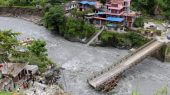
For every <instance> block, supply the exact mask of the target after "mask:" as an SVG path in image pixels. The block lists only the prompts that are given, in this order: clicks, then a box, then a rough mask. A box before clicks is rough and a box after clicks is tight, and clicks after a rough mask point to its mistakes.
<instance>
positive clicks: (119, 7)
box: [94, 0, 137, 28]
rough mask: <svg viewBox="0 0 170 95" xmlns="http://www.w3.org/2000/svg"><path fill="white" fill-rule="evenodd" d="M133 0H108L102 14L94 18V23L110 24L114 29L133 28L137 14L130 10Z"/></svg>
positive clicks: (99, 13)
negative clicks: (121, 27)
mask: <svg viewBox="0 0 170 95" xmlns="http://www.w3.org/2000/svg"><path fill="white" fill-rule="evenodd" d="M130 5H131V0H107V3H106V4H105V6H104V8H103V9H102V11H101V12H98V13H97V16H95V17H94V23H95V24H99V25H106V24H109V25H110V26H113V27H120V26H127V27H129V28H131V27H132V26H133V22H134V20H135V18H136V17H137V13H136V12H133V11H131V10H130Z"/></svg>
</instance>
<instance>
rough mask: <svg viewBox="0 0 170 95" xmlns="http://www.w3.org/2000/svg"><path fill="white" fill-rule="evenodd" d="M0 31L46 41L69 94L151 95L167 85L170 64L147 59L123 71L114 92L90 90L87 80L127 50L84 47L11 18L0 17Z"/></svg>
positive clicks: (125, 53)
mask: <svg viewBox="0 0 170 95" xmlns="http://www.w3.org/2000/svg"><path fill="white" fill-rule="evenodd" d="M0 29H1V30H4V29H5V30H6V29H7V30H8V29H12V30H13V31H14V32H21V33H22V34H21V36H20V37H19V38H21V39H23V38H25V37H27V38H28V37H31V38H34V39H42V40H45V41H46V42H47V48H48V54H49V58H50V59H51V60H52V61H54V62H55V63H56V64H57V65H58V66H61V67H63V68H64V70H63V71H62V74H61V76H62V77H61V79H60V84H62V85H63V87H64V89H65V90H66V91H67V92H69V93H71V94H72V95H130V93H131V92H132V91H133V90H137V91H139V92H140V93H141V95H153V94H154V92H155V91H157V90H158V89H159V88H161V87H164V86H168V87H169V85H170V77H169V76H170V70H169V69H170V64H169V63H162V62H160V61H159V60H157V59H155V58H151V57H150V58H147V59H145V60H144V61H142V63H143V64H139V65H137V66H135V67H134V68H131V69H130V70H128V71H127V72H125V74H124V75H125V77H124V78H123V79H122V80H121V81H120V82H119V84H118V86H117V87H116V88H115V89H114V90H113V91H111V92H110V93H107V94H106V93H100V92H97V91H95V90H94V89H92V88H91V87H89V85H88V84H87V79H88V77H89V76H91V75H93V73H94V72H96V71H100V70H102V69H104V68H105V67H107V66H109V65H111V64H113V63H116V61H118V60H119V59H121V58H122V57H123V56H125V55H127V54H128V51H127V50H120V49H116V48H109V47H91V46H89V47H87V46H86V45H84V44H81V43H73V42H70V41H67V40H65V39H63V38H62V37H60V36H56V35H53V34H51V33H50V32H49V31H48V30H47V29H46V28H44V27H43V26H38V25H36V24H34V23H31V22H28V21H24V20H22V19H16V18H10V17H0ZM169 91H170V90H169ZM169 95H170V94H169Z"/></svg>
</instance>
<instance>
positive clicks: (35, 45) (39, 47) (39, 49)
mask: <svg viewBox="0 0 170 95" xmlns="http://www.w3.org/2000/svg"><path fill="white" fill-rule="evenodd" d="M45 46H46V42H45V41H41V40H35V41H33V42H32V44H31V45H30V46H28V49H29V50H30V51H31V52H32V53H33V54H35V55H36V56H47V53H46V52H47V49H46V48H45Z"/></svg>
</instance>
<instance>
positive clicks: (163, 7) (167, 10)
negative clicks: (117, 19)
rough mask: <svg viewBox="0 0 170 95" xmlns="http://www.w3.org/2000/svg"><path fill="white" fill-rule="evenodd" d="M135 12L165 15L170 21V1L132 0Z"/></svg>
mask: <svg viewBox="0 0 170 95" xmlns="http://www.w3.org/2000/svg"><path fill="white" fill-rule="evenodd" d="M132 8H133V10H137V11H142V13H145V14H149V15H155V16H156V15H163V16H166V17H167V18H168V19H170V0H132Z"/></svg>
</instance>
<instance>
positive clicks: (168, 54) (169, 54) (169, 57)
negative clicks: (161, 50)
mask: <svg viewBox="0 0 170 95" xmlns="http://www.w3.org/2000/svg"><path fill="white" fill-rule="evenodd" d="M168 48H170V43H168V44H167V45H166V51H165V59H164V61H165V62H170V52H169V51H168Z"/></svg>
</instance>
